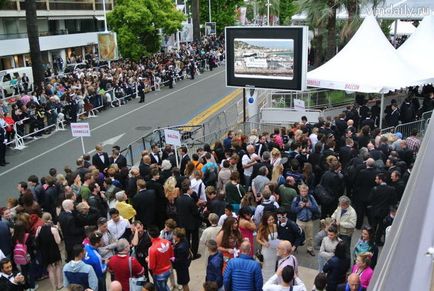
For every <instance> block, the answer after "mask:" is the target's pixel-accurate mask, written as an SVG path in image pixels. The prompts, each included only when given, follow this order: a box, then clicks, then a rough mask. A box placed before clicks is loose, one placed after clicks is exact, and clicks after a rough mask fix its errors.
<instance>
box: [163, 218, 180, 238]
mask: <svg viewBox="0 0 434 291" xmlns="http://www.w3.org/2000/svg"><path fill="white" fill-rule="evenodd" d="M175 228H176V221H175V220H173V219H172V218H169V219H167V220H166V221H165V223H164V229H163V230H162V231H161V232H160V237H161V238H164V239H167V240H168V241H170V242H173V230H174V229H175Z"/></svg>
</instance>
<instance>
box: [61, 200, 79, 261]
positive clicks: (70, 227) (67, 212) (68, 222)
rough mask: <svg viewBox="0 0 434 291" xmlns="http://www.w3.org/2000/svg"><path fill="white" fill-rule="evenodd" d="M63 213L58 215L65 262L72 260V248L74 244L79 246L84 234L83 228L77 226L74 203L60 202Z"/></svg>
mask: <svg viewBox="0 0 434 291" xmlns="http://www.w3.org/2000/svg"><path fill="white" fill-rule="evenodd" d="M62 208H63V211H62V212H60V215H59V223H60V228H61V230H62V234H63V237H64V239H65V249H66V261H67V262H69V261H70V260H73V259H74V253H73V251H72V248H73V247H74V245H76V244H81V243H82V241H83V239H84V237H85V234H84V228H83V226H81V225H79V224H78V222H77V220H76V218H75V215H74V214H73V211H74V201H72V200H69V199H66V200H64V201H63V202H62Z"/></svg>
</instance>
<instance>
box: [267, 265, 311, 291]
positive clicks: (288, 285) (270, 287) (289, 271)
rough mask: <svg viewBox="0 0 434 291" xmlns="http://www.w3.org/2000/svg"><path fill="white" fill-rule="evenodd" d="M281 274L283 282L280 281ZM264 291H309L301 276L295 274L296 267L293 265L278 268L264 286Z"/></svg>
mask: <svg viewBox="0 0 434 291" xmlns="http://www.w3.org/2000/svg"><path fill="white" fill-rule="evenodd" d="M279 276H281V277H282V283H280V284H279V283H278V282H277V281H278V278H279ZM262 290H264V291H287V290H292V291H307V289H306V286H305V285H304V283H303V281H301V279H300V278H298V277H296V276H295V274H294V268H293V267H292V266H286V267H284V268H283V269H281V270H279V269H278V270H277V272H276V274H274V275H273V276H272V277H271V278H270V279H268V281H267V282H266V283H265V284H264V287H263V288H262Z"/></svg>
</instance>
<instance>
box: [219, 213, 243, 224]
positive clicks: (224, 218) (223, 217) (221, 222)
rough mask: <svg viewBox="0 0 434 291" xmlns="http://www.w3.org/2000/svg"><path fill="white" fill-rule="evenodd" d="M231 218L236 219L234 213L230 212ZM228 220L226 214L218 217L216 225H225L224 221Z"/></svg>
mask: <svg viewBox="0 0 434 291" xmlns="http://www.w3.org/2000/svg"><path fill="white" fill-rule="evenodd" d="M232 217H233V218H235V219H237V218H238V217H237V215H236V214H235V213H233V212H232ZM227 218H228V216H227V215H226V214H223V215H222V216H220V219H219V222H218V223H217V225H218V226H223V223H225V221H226V219H227Z"/></svg>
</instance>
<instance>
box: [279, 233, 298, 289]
mask: <svg viewBox="0 0 434 291" xmlns="http://www.w3.org/2000/svg"><path fill="white" fill-rule="evenodd" d="M292 250H293V248H292V244H291V243H290V242H289V241H287V240H281V241H280V242H279V245H278V246H277V255H278V256H279V258H280V259H279V260H278V261H277V271H276V272H277V273H281V272H282V270H283V268H284V267H285V266H291V267H293V268H294V271H295V274H296V275H298V261H297V258H296V257H295V256H294V255H292ZM278 282H279V284H280V283H282V276H281V275H279V279H278Z"/></svg>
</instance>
